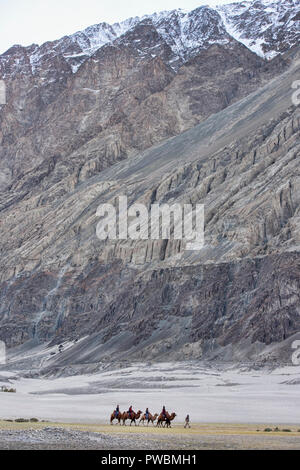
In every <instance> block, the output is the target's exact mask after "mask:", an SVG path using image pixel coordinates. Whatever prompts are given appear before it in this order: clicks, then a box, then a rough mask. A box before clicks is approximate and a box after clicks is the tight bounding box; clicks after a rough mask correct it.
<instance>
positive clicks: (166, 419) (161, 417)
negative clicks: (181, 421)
mask: <svg viewBox="0 0 300 470" xmlns="http://www.w3.org/2000/svg"><path fill="white" fill-rule="evenodd" d="M175 418H176V413H172V414H171V415H170V414H169V413H167V414H166V416H164V415H163V414H162V413H161V414H160V415H159V417H158V420H157V425H156V426H157V427H158V428H159V427H162V425H163V422H165V424H164V427H167V428H170V427H171V421H173V420H174V419H175Z"/></svg>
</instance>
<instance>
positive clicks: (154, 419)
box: [139, 413, 158, 426]
mask: <svg viewBox="0 0 300 470" xmlns="http://www.w3.org/2000/svg"><path fill="white" fill-rule="evenodd" d="M157 417H158V413H155V415H152V414H151V413H149V416H148V420H147V418H146V413H144V414H143V416H142V417H141V419H140V422H139V425H140V424H141V422H142V421H143V426H145V421H148V422H147V426H149V423H150V422H151V423H152V425H153V426H154V421H156V418H157Z"/></svg>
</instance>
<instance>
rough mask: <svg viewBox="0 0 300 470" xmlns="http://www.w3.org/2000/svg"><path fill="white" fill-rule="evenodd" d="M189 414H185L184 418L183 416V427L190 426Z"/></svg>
mask: <svg viewBox="0 0 300 470" xmlns="http://www.w3.org/2000/svg"><path fill="white" fill-rule="evenodd" d="M190 427H191V426H190V415H187V416H186V418H185V425H184V429H186V428H190Z"/></svg>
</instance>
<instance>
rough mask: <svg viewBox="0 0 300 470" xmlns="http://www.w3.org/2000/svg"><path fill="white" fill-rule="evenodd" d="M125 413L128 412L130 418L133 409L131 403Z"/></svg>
mask: <svg viewBox="0 0 300 470" xmlns="http://www.w3.org/2000/svg"><path fill="white" fill-rule="evenodd" d="M127 413H128V415H129V416H130V418H131V416H132V414H133V413H134V411H133V409H132V405H131V407H130V408H129V410H128V412H127Z"/></svg>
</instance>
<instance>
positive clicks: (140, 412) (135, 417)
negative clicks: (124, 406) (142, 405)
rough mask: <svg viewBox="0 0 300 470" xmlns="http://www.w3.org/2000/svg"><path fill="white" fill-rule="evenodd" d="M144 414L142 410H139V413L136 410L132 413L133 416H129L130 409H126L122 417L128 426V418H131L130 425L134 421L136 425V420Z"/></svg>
mask: <svg viewBox="0 0 300 470" xmlns="http://www.w3.org/2000/svg"><path fill="white" fill-rule="evenodd" d="M141 414H142V411H141V410H139V411H138V412H137V413H135V412H134V411H133V412H132V413H131V416H129V413H128V411H124V413H122V416H121V419H122V420H123V426H126V420H127V419H130V420H131V421H130V426H131V425H132V423H134V424H135V425H136V420H137V419H139V418H140V416H141Z"/></svg>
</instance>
